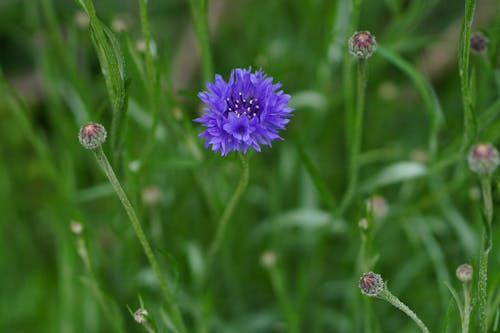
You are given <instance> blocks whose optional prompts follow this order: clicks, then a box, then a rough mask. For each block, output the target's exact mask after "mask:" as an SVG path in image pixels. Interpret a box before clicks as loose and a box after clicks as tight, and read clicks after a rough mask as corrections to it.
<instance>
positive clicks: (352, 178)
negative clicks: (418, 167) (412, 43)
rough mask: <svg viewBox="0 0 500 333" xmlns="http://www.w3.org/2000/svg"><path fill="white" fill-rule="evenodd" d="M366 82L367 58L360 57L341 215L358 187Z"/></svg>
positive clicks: (350, 124)
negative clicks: (346, 179) (347, 172)
mask: <svg viewBox="0 0 500 333" xmlns="http://www.w3.org/2000/svg"><path fill="white" fill-rule="evenodd" d="M366 82H367V75H366V59H359V60H358V80H357V96H356V110H355V112H354V115H349V114H348V115H347V117H352V121H350V122H349V132H350V133H352V135H351V137H350V139H349V148H350V150H349V184H348V186H347V191H346V194H345V195H344V198H343V200H342V203H341V205H340V212H339V215H342V214H343V212H344V211H345V210H346V209H347V207H348V206H349V204H350V203H351V201H352V199H353V197H354V195H355V192H356V187H357V186H358V171H359V155H360V151H361V138H362V130H363V111H364V107H365V88H366Z"/></svg>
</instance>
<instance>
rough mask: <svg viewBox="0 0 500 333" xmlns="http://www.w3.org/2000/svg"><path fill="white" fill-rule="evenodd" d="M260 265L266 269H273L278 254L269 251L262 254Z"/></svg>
mask: <svg viewBox="0 0 500 333" xmlns="http://www.w3.org/2000/svg"><path fill="white" fill-rule="evenodd" d="M260 263H261V265H262V266H263V267H264V268H267V269H269V268H272V267H273V266H274V265H275V264H276V252H274V251H271V250H267V251H265V252H264V253H262V255H261V257H260Z"/></svg>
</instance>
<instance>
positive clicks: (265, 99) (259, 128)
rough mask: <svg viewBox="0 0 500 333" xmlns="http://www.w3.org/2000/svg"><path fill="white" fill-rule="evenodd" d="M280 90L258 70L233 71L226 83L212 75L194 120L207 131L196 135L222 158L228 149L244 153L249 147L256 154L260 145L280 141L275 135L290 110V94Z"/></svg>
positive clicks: (278, 86) (286, 120) (285, 121)
mask: <svg viewBox="0 0 500 333" xmlns="http://www.w3.org/2000/svg"><path fill="white" fill-rule="evenodd" d="M280 88H281V84H280V83H275V84H273V79H272V78H271V77H267V76H266V75H265V74H264V72H262V70H258V71H256V72H254V73H252V72H251V68H249V69H241V68H237V69H233V70H232V71H231V75H230V77H229V80H228V81H227V82H226V81H224V79H223V78H222V76H220V75H216V76H215V83H210V82H209V83H207V90H208V91H203V92H200V93H199V94H198V97H199V98H200V99H201V100H202V101H203V103H205V104H206V107H205V109H204V111H205V112H204V113H203V115H202V116H201V117H199V118H197V119H195V120H194V121H196V122H198V123H201V124H202V125H203V126H205V127H206V128H207V129H206V130H204V131H203V132H202V133H201V134H200V137H202V138H205V147H208V146H210V145H211V146H212V151H219V152H220V153H221V154H222V155H223V156H224V155H227V154H228V153H229V152H230V151H232V150H236V151H242V152H244V153H246V151H247V150H248V148H249V147H253V148H254V149H255V150H256V151H260V150H261V148H260V145H261V144H264V145H268V146H270V145H271V141H273V140H283V139H282V138H281V137H280V136H279V135H278V132H279V131H280V130H283V129H284V128H285V125H286V124H287V123H288V121H289V119H288V117H290V116H291V113H292V111H293V109H292V108H290V107H289V106H288V101H289V100H290V95H287V94H285V93H284V92H283V91H282V90H279V89H280Z"/></svg>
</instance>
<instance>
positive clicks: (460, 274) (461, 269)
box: [456, 264, 472, 283]
mask: <svg viewBox="0 0 500 333" xmlns="http://www.w3.org/2000/svg"><path fill="white" fill-rule="evenodd" d="M456 274H457V278H458V279H459V280H460V281H461V282H464V283H465V282H470V281H472V266H471V265H469V264H463V265H460V266H458V268H457V271H456Z"/></svg>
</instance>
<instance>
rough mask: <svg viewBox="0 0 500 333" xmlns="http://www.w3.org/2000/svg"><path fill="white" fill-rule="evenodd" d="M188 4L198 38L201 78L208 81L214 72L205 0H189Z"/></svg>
mask: <svg viewBox="0 0 500 333" xmlns="http://www.w3.org/2000/svg"><path fill="white" fill-rule="evenodd" d="M189 4H190V6H191V13H192V16H193V24H194V30H195V32H196V38H197V39H198V48H199V52H200V59H201V67H202V73H203V77H202V79H203V81H204V82H208V81H210V80H212V78H213V76H214V74H213V64H212V54H211V51H210V35H209V30H208V6H207V0H189ZM204 82H203V83H204Z"/></svg>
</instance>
